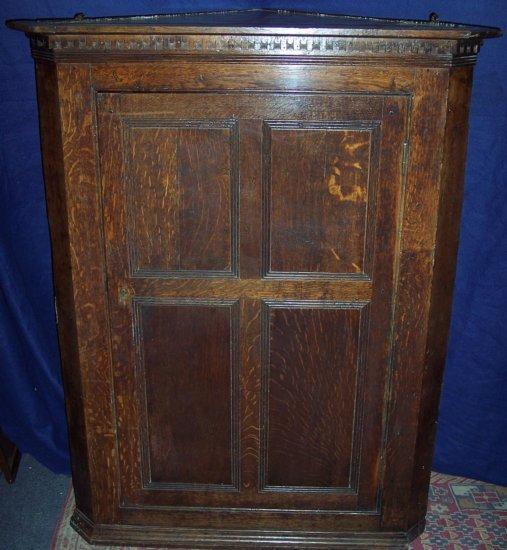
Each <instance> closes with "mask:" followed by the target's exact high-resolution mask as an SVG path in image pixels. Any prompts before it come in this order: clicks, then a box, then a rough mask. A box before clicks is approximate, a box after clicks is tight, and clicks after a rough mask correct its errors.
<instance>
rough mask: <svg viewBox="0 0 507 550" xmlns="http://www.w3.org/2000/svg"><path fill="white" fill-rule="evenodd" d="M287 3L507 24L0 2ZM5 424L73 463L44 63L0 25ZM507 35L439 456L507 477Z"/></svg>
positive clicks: (482, 79)
mask: <svg viewBox="0 0 507 550" xmlns="http://www.w3.org/2000/svg"><path fill="white" fill-rule="evenodd" d="M245 7H280V8H295V9H301V10H308V11H322V12H326V11H327V12H330V13H332V12H334V13H352V14H358V15H377V16H386V17H391V16H393V17H408V18H410V17H415V18H422V19H425V18H426V17H427V16H428V13H429V12H430V11H437V12H438V13H439V15H440V17H441V19H447V20H451V21H464V22H472V23H482V24H487V25H495V26H501V27H503V28H504V29H507V4H506V3H505V1H504V0H465V1H464V0H449V1H441V0H433V1H431V2H421V0H405V1H402V0H384V1H383V2H381V3H379V2H378V1H377V0H363V1H362V2H358V1H353V0H341V1H337V2H330V1H327V2H326V1H317V2H302V1H299V2H298V1H293V2H290V1H281V0H280V1H278V2H263V1H257V2H255V1H251V2H247V1H243V2H211V1H193V2H190V1H169V0H164V1H159V0H153V1H141V0H137V1H136V0H124V1H123V2H121V3H117V2H112V1H109V2H106V1H103V2H99V1H92V0H72V1H69V0H65V1H64V0H39V1H34V0H2V2H1V5H0V22H1V21H2V20H5V19H13V18H35V17H69V16H73V15H74V13H76V12H78V11H80V12H85V13H86V14H87V15H111V14H132V13H168V12H171V11H199V10H206V9H217V8H229V9H231V8H245ZM0 63H1V80H0V98H1V110H0V112H1V117H0V129H1V132H0V177H1V196H0V224H1V225H0V262H1V263H0V291H1V292H0V346H1V349H0V352H1V355H0V361H1V363H0V426H1V427H2V428H3V429H4V431H5V432H6V433H7V435H9V436H10V438H11V439H12V440H13V441H15V442H16V443H17V444H18V446H19V447H20V448H21V450H22V451H24V452H28V453H31V454H32V455H33V456H34V457H35V458H37V459H38V460H39V461H40V462H42V463H43V464H45V465H46V466H48V467H49V468H51V469H52V470H54V471H57V472H68V471H69V460H68V449H67V434H66V428H65V414H64V406H63V394H62V388H61V381H60V372H59V368H60V367H59V360H58V347H57V339H56V331H55V319H54V312H53V289H52V283H51V266H50V248H49V240H48V227H47V220H46V212H45V206H44V192H43V183H42V175H41V160H40V151H39V135H38V123H37V106H36V99H35V84H34V71H33V64H32V61H31V58H30V52H29V47H28V41H27V40H26V39H25V37H24V36H23V35H22V34H21V33H19V32H14V31H10V30H7V29H6V28H3V27H2V28H0ZM506 75H507V52H506V39H503V38H502V39H497V40H491V41H488V42H487V43H486V45H485V47H484V49H483V51H482V52H481V55H480V57H479V63H478V66H477V69H476V81H475V85H474V91H473V103H472V111H471V123H470V140H469V143H470V147H469V156H468V168H467V174H466V193H465V203H464V211H463V222H462V232H461V235H462V241H461V247H460V252H459V262H458V275H457V282H456V290H455V295H454V308H453V321H452V330H451V337H450V345H449V353H448V360H447V367H446V374H445V382H444V391H443V397H442V402H441V407H440V417H439V430H438V437H437V448H436V454H435V459H434V467H435V468H436V469H437V470H440V471H443V472H448V473H454V474H461V475H467V476H470V477H475V478H480V479H484V480H489V481H493V482H497V483H504V484H507V469H506V461H505V457H506V456H507V425H506V416H507V415H506V405H505V402H506V401H507V399H506V395H505V388H506V386H507V384H506V383H507V379H506V371H507V368H506V367H507V231H506V228H507V223H506V222H507V186H506V183H507V177H506V176H507V158H506V152H507V98H506V94H505V82H506Z"/></svg>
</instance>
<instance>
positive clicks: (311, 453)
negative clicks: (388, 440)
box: [261, 302, 360, 491]
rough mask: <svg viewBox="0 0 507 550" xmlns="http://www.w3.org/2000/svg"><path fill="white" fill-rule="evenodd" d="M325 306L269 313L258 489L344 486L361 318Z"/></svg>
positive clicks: (348, 465)
mask: <svg viewBox="0 0 507 550" xmlns="http://www.w3.org/2000/svg"><path fill="white" fill-rule="evenodd" d="M325 305H326V304H321V307H304V306H303V305H297V304H295V305H293V306H291V307H284V306H283V302H282V304H281V305H280V304H272V305H271V306H270V305H269V304H268V306H267V308H268V310H267V312H266V318H265V323H267V325H268V326H267V327H266V330H267V333H266V336H267V339H268V341H267V342H266V343H265V345H266V347H267V350H266V352H267V357H266V358H265V361H266V364H264V365H263V368H264V369H265V370H266V373H265V375H266V381H265V384H266V388H265V391H266V396H265V400H266V403H265V407H266V411H265V414H266V418H265V426H264V429H265V430H266V432H267V433H266V434H265V438H266V439H265V450H264V451H265V454H266V456H265V464H264V469H265V472H261V475H263V476H264V477H265V479H264V480H263V481H264V483H265V486H264V487H262V485H261V488H262V489H264V490H274V491H276V490H283V489H287V488H290V487H292V488H293V490H297V489H296V488H297V487H303V488H315V489H327V490H332V488H348V487H349V485H350V481H351V480H350V477H351V460H352V438H353V428H354V409H355V405H356V402H355V401H356V383H357V378H358V377H357V374H358V373H357V371H358V368H359V367H360V364H359V360H358V357H359V342H358V337H359V326H360V319H359V317H360V311H359V310H358V309H353V308H351V307H350V305H349V307H347V305H345V304H332V303H331V304H328V307H325ZM276 306H278V307H276ZM349 308H350V309H349Z"/></svg>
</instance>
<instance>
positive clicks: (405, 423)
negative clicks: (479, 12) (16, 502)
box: [8, 10, 500, 548]
mask: <svg viewBox="0 0 507 550" xmlns="http://www.w3.org/2000/svg"><path fill="white" fill-rule="evenodd" d="M8 24H9V26H11V27H12V28H14V29H18V30H21V31H24V32H25V33H26V34H27V35H28V37H29V38H30V43H31V48H32V54H33V57H34V58H35V64H36V73H37V89H38V100H39V108H40V109H39V113H40V126H41V139H42V149H43V160H44V174H45V185H46V196H47V205H48V214H49V220H50V229H51V237H52V243H53V267H54V278H55V286H56V300H57V307H58V329H59V338H60V347H61V358H62V367H63V377H64V385H65V393H66V402H67V413H68V422H69V430H70V441H71V455H72V469H73V483H74V488H75V494H76V502H77V509H76V512H75V514H74V516H73V519H72V522H73V525H74V527H75V528H76V529H77V530H78V531H79V532H80V533H81V534H82V535H83V536H84V537H85V538H86V539H87V540H88V541H91V542H92V543H96V544H122V545H149V546H157V545H159V546H165V547H171V548H176V547H177V548H182V547H189V548H210V547H219V548H225V547H232V548H239V547H256V548H263V547H269V548H276V547H295V548H314V547H319V548H321V547H326V548H334V547H361V548H372V547H388V548H402V547H405V546H406V545H407V543H408V541H410V540H411V539H412V538H414V537H416V536H417V535H418V534H419V533H421V532H422V530H423V529H424V518H425V512H426V501H427V491H428V483H429V477H430V466H431V456H432V447H433V440H434V433H435V421H436V415H437V408H438V399H439V392H440V384H441V378H442V371H443V367H444V359H445V349H446V340H447V331H448V325H449V318H450V310H451V294H452V286H453V279H454V271H455V262H456V250H457V243H458V229H459V218H460V205H461V197H462V187H463V171H464V163H465V151H466V133H467V116H468V104H469V98H470V89H471V84H472V70H473V65H474V63H475V61H476V57H477V54H478V51H479V48H480V46H481V44H482V42H483V39H485V38H488V37H494V36H498V35H499V34H500V31H499V30H498V29H495V28H488V27H480V26H471V25H461V24H456V23H446V22H442V21H439V20H438V18H437V17H435V16H432V17H431V18H430V20H429V21H415V20H395V19H378V18H359V17H345V16H331V15H329V16H328V15H321V14H310V13H298V12H287V11H279V10H247V11H226V12H215V13H200V14H179V15H160V16H140V17H111V18H87V17H85V16H84V15H83V14H78V15H76V17H75V18H74V19H58V20H34V21H27V20H17V21H11V22H9V23H8Z"/></svg>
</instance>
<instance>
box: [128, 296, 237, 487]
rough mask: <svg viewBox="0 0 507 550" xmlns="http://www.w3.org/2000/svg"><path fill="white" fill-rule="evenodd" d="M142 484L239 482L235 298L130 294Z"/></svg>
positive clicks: (223, 484)
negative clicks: (134, 296)
mask: <svg viewBox="0 0 507 550" xmlns="http://www.w3.org/2000/svg"><path fill="white" fill-rule="evenodd" d="M133 309H134V310H133V323H134V327H133V328H134V330H133V335H134V340H135V356H136V357H135V359H136V369H135V370H136V375H135V376H136V390H137V391H136V393H137V395H138V407H139V408H138V411H139V419H138V420H139V431H138V434H139V451H140V458H141V460H140V462H141V464H140V466H141V471H142V472H141V481H142V487H143V489H152V490H153V489H155V490H157V489H159V490H162V491H163V492H165V491H170V492H171V491H205V492H206V491H213V492H214V491H237V490H238V489H239V468H240V465H239V425H238V424H239V359H238V332H239V326H238V325H239V303H238V302H237V301H230V300H197V299H162V298H141V297H137V298H134V301H133Z"/></svg>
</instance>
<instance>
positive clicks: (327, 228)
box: [266, 123, 370, 274]
mask: <svg viewBox="0 0 507 550" xmlns="http://www.w3.org/2000/svg"><path fill="white" fill-rule="evenodd" d="M281 126H282V127H279V128H276V126H275V127H273V126H271V127H270V128H269V130H268V132H269V141H268V143H269V144H270V145H271V151H268V152H266V155H267V156H268V157H269V159H270V168H271V174H270V175H269V176H270V178H269V179H270V183H269V189H268V193H269V194H270V199H271V201H270V241H269V247H270V265H269V269H270V271H275V272H295V273H302V272H313V273H319V272H320V273H343V274H345V273H363V268H364V266H363V255H364V248H365V235H364V232H365V226H366V224H365V220H366V208H367V202H368V175H369V167H370V133H369V132H368V131H366V130H365V131H358V130H353V129H350V130H347V129H345V128H342V129H339V125H337V126H338V127H337V128H333V127H332V125H331V124H329V123H328V124H326V125H323V126H324V127H323V128H319V127H318V126H316V127H313V128H312V127H311V124H309V125H305V126H303V127H302V128H297V129H296V128H294V127H292V128H291V127H290V126H289V127H287V128H284V127H283V125H281ZM301 205H304V209H302V208H301Z"/></svg>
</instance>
